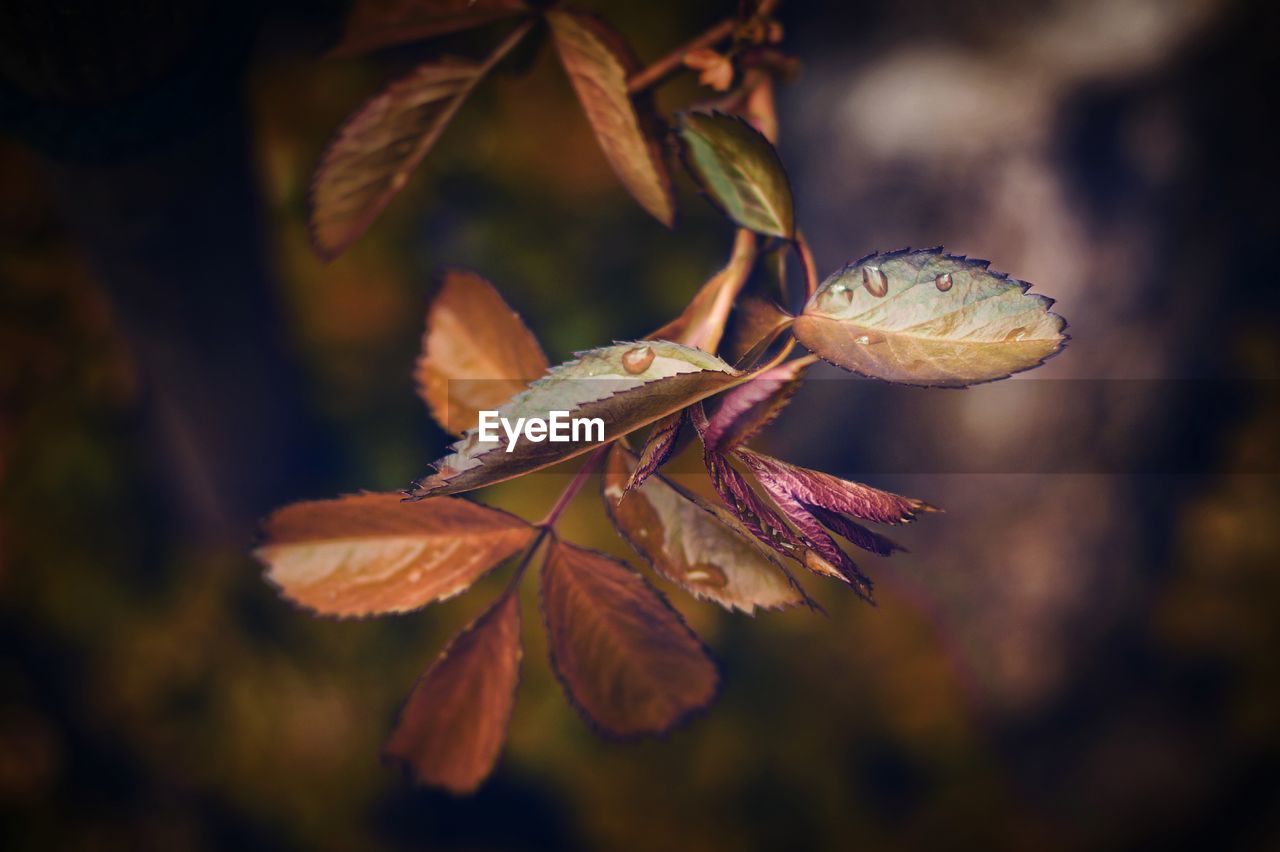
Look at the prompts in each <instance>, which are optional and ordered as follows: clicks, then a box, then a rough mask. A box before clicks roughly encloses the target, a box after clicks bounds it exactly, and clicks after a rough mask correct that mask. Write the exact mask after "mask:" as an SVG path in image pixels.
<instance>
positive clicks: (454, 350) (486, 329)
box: [414, 269, 548, 435]
mask: <svg viewBox="0 0 1280 852" xmlns="http://www.w3.org/2000/svg"><path fill="white" fill-rule="evenodd" d="M547 367H548V364H547V356H546V355H544V354H543V352H542V347H540V346H539V345H538V340H537V338H535V337H534V336H533V333H532V332H530V331H529V329H528V328H527V327H526V326H525V324H524V322H523V321H522V320H521V319H520V316H519V315H518V314H516V313H515V311H513V310H511V308H510V307H508V306H507V303H506V302H504V301H503V300H502V296H500V295H499V294H498V291H497V290H495V289H494V287H493V285H492V284H490V283H489V282H488V281H486V280H485V279H484V278H481V277H480V276H479V275H477V274H476V273H474V272H470V271H468V270H464V269H450V270H447V271H446V272H445V273H444V276H443V280H442V282H441V285H440V289H439V290H438V291H437V292H436V294H435V296H434V297H433V298H432V300H431V306H430V307H429V308H428V309H427V328H426V331H425V332H424V333H423V336H422V355H421V356H420V357H419V358H418V363H417V368H416V369H415V371H414V377H415V378H416V379H417V383H418V393H419V395H420V396H421V397H422V398H423V400H425V401H426V403H427V405H428V406H429V407H430V409H431V415H432V416H433V417H434V418H435V419H436V422H438V423H439V424H440V425H441V426H442V427H443V428H444V429H445V430H446V431H448V432H452V433H453V434H455V435H461V434H462V433H463V432H465V431H467V430H468V429H470V428H471V427H473V426H475V425H476V421H477V416H478V415H477V412H478V411H480V410H483V409H496V408H498V406H500V405H502V403H504V402H506V401H507V400H508V399H510V398H511V397H512V396H514V395H515V394H517V393H519V392H520V391H522V390H524V388H525V386H526V385H527V384H528V383H529V382H530V381H532V380H534V379H536V378H537V377H539V376H541V375H542V374H543V373H545V372H546V371H547Z"/></svg>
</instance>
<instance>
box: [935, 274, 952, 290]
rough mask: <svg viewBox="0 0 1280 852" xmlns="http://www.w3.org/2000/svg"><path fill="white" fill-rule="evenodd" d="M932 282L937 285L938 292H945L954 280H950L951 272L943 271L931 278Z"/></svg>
mask: <svg viewBox="0 0 1280 852" xmlns="http://www.w3.org/2000/svg"><path fill="white" fill-rule="evenodd" d="M933 283H934V284H936V285H937V286H938V292H939V293H945V292H947V291H948V290H950V289H951V285H952V284H953V283H955V282H953V281H952V280H951V273H950V272H944V273H942V274H941V275H939V276H937V277H936V278H934V279H933Z"/></svg>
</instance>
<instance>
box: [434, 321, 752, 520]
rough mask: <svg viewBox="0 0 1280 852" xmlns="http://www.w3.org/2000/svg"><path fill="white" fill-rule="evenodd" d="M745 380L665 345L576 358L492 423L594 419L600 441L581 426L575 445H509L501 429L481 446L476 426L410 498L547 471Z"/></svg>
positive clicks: (525, 441) (628, 346) (644, 344)
mask: <svg viewBox="0 0 1280 852" xmlns="http://www.w3.org/2000/svg"><path fill="white" fill-rule="evenodd" d="M743 378H744V374H742V373H739V372H738V371H737V370H735V369H733V368H732V367H730V366H729V365H728V364H726V363H725V362H724V361H721V360H720V359H719V358H717V357H716V356H714V355H710V354H708V353H706V352H703V351H701V350H699V349H692V348H690V347H688V346H681V345H680V344H678V343H671V342H669V341H665V340H642V341H638V342H635V343H618V344H614V345H613V346H605V347H602V348H600V349H592V350H590V351H587V352H582V353H579V355H578V357H577V359H576V360H574V361H570V362H568V363H566V364H561V365H560V366H558V367H554V368H552V369H551V371H550V372H548V373H547V374H546V375H545V376H544V377H542V378H541V379H539V380H538V381H536V382H534V383H533V384H532V385H530V386H529V387H528V389H526V390H525V391H523V392H521V393H520V394H518V395H516V396H514V397H512V398H511V399H510V400H508V401H507V402H506V403H505V404H504V405H502V406H501V407H500V408H498V409H497V417H498V418H500V419H501V420H502V421H505V422H507V423H508V424H509V425H510V426H511V428H512V429H516V428H517V424H519V422H520V421H521V420H522V419H523V420H524V421H525V422H528V420H529V418H537V419H541V420H548V419H549V418H550V416H551V412H553V411H559V412H566V413H567V418H568V419H570V420H575V419H581V420H589V419H594V418H598V419H599V420H601V421H603V424H604V430H603V431H604V436H603V438H602V439H600V438H599V437H598V430H594V429H588V428H586V426H584V427H583V428H581V429H580V431H579V436H578V439H576V440H569V441H551V440H547V439H545V437H544V439H543V440H531V439H529V438H527V437H525V436H523V435H521V436H519V437H517V438H516V439H515V441H514V443H512V442H510V441H509V439H508V437H507V434H506V432H505V431H504V430H503V429H502V428H499V429H498V430H497V435H498V439H497V440H481V435H480V431H481V430H480V428H479V427H477V428H476V429H471V430H468V432H467V433H466V435H464V436H463V438H462V440H460V441H458V442H457V443H455V444H454V445H453V452H452V453H451V454H449V455H447V456H445V457H444V458H442V459H440V460H439V461H438V462H436V464H435V468H436V471H435V473H433V474H432V475H430V476H428V477H426V478H425V479H423V480H422V481H421V482H419V483H418V484H417V485H416V487H415V488H414V490H413V491H412V492H410V496H411V497H415V498H421V497H426V496H430V495H434V494H456V493H458V492H461V491H469V490H471V489H473V488H480V487H481V486H485V485H492V484H493V483H495V482H502V481H504V480H507V479H511V478H513V477H516V476H520V475H522V474H525V473H529V472H530V471H534V470H539V469H541V468H544V467H548V466H550V465H553V464H556V463H557V462H560V461H564V460H565V459H567V458H571V457H573V456H576V455H578V454H580V453H584V452H586V451H587V450H589V449H591V448H592V447H595V446H598V445H600V444H602V443H607V442H609V441H612V440H614V439H615V438H620V437H622V436H623V435H626V434H628V433H629V432H633V431H635V430H636V429H639V428H641V427H642V426H647V425H648V424H650V423H652V422H654V421H655V420H658V419H660V418H662V417H665V416H666V415H668V414H671V413H672V412H674V411H679V410H680V409H682V408H684V407H685V406H687V405H690V404H692V403H694V402H697V401H698V400H701V399H705V398H706V397H708V396H711V395H712V394H714V393H718V392H719V391H722V390H725V389H726V388H728V387H731V386H732V385H734V384H736V383H737V382H739V381H741V380H742V379H743ZM570 434H572V433H570ZM588 435H589V437H588ZM508 447H510V449H511V451H510V452H508V451H507V450H508Z"/></svg>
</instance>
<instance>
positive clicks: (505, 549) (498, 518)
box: [253, 494, 534, 616]
mask: <svg viewBox="0 0 1280 852" xmlns="http://www.w3.org/2000/svg"><path fill="white" fill-rule="evenodd" d="M533 534H534V530H533V527H532V526H530V525H529V524H528V523H526V522H525V521H523V520H521V519H520V518H517V517H516V516H514V515H509V514H507V513H506V512H502V511H499V510H498V509H491V508H489V507H487V506H480V505H478V504H476V503H472V502H470V501H467V500H462V499H459V498H449V497H443V498H435V499H433V500H426V501H422V502H418V503H406V502H403V501H402V499H401V495H400V494H357V495H353V496H349V497H340V498H338V499H336V500H316V501H308V502H303V503H294V504H292V505H290V506H286V507H284V508H283V509H280V510H278V511H276V512H275V513H274V514H273V515H271V516H270V517H269V518H268V519H267V521H266V523H265V524H264V527H263V541H262V544H260V545H259V546H258V547H257V548H256V549H255V550H254V552H253V553H254V556H255V557H257V559H258V561H260V562H262V563H263V565H265V566H266V567H267V579H268V580H269V581H271V582H272V583H273V584H274V585H275V586H276V587H278V588H279V589H280V592H281V594H283V595H284V596H285V597H286V598H288V599H289V600H291V601H293V602H294V603H297V604H300V605H302V606H304V607H306V608H308V609H311V610H315V611H316V612H318V613H320V614H322V615H336V616H361V615H375V614H382V613H393V612H408V611H409V610H413V609H418V608H419V607H422V606H426V605H427V604H429V603H432V602H434V601H440V600H444V599H446V598H450V597H453V596H454V595H456V594H458V593H460V592H462V591H464V590H465V589H467V588H468V587H469V586H470V585H471V584H472V583H474V582H475V581H476V580H477V579H478V578H479V577H480V576H482V575H483V574H485V573H486V572H488V571H489V570H490V569H492V568H493V567H494V566H496V565H497V564H498V563H499V562H501V561H502V560H504V559H506V558H507V557H508V556H510V555H512V554H513V553H515V552H516V551H517V550H519V549H520V548H522V547H524V546H525V545H526V544H528V543H529V541H530V540H531V539H532V537H533Z"/></svg>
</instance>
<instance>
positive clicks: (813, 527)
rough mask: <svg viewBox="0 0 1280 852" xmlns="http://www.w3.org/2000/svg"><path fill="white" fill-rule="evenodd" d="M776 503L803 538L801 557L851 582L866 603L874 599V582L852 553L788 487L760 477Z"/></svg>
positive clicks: (806, 563)
mask: <svg viewBox="0 0 1280 852" xmlns="http://www.w3.org/2000/svg"><path fill="white" fill-rule="evenodd" d="M760 484H761V485H762V486H764V489H765V491H766V492H768V494H769V497H770V498H772V499H773V502H774V505H776V506H777V507H778V508H779V509H781V510H782V514H783V515H785V516H786V518H787V520H788V521H790V522H791V523H792V525H793V526H795V528H796V530H797V531H798V532H799V534H800V536H799V537H800V539H801V541H802V542H803V549H802V550H801V553H800V556H799V560H800V561H801V562H802V563H803V564H804V566H805V567H806V568H808V569H809V570H810V571H812V572H814V573H815V574H821V575H822V576H825V577H832V578H834V579H837V580H840V581H841V582H843V583H846V584H848V585H849V586H850V587H851V588H852V589H853V590H854V591H855V592H856V593H857V594H858V597H860V598H862V599H863V600H865V601H866V602H867V603H874V602H875V599H874V598H873V596H872V583H871V580H870V578H868V577H867V576H866V575H865V574H863V573H862V571H861V570H860V569H859V568H858V566H857V564H856V563H855V562H854V561H853V560H852V559H851V558H849V555H848V554H847V553H845V552H844V551H843V550H841V549H840V546H839V545H837V544H836V543H835V540H834V539H832V538H831V536H830V535H828V534H827V531H826V530H825V529H823V528H822V525H821V524H820V523H818V520H817V518H815V517H814V516H813V515H812V514H811V513H810V512H809V510H808V508H807V507H806V506H804V505H802V504H801V503H800V501H798V500H796V499H795V497H794V496H793V495H792V494H791V493H790V492H788V491H786V490H785V489H782V488H780V487H779V486H778V483H777V482H776V481H775V480H761V482H760Z"/></svg>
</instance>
